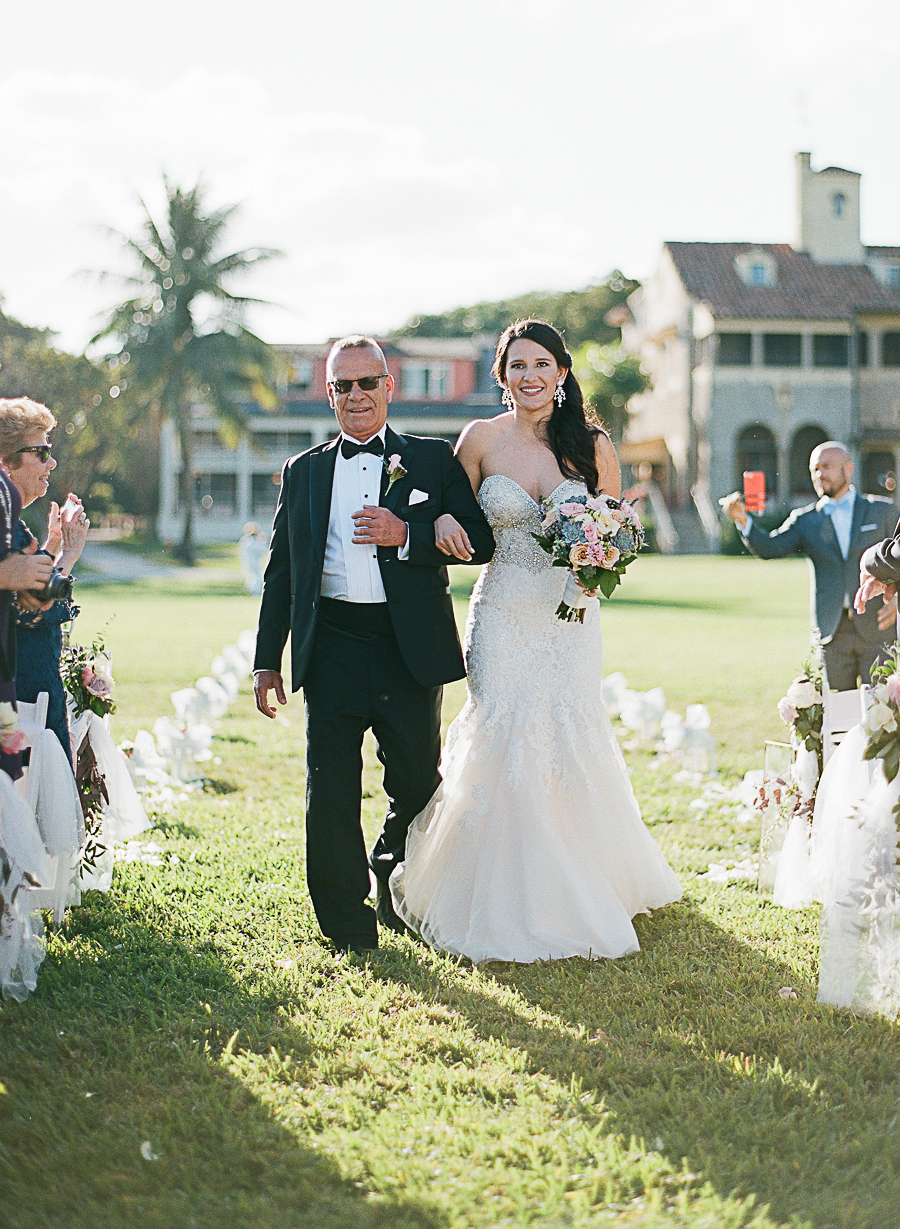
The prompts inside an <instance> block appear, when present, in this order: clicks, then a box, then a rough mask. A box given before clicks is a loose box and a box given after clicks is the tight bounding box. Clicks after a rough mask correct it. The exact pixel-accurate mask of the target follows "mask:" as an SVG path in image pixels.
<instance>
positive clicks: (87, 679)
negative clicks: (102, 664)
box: [81, 666, 94, 687]
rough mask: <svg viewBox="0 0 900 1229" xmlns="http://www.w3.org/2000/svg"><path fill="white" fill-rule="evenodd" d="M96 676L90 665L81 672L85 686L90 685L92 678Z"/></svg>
mask: <svg viewBox="0 0 900 1229" xmlns="http://www.w3.org/2000/svg"><path fill="white" fill-rule="evenodd" d="M93 677H94V672H93V670H92V669H91V668H90V666H85V668H84V669H83V670H82V672H81V681H82V683H83V684H84V686H85V687H90V684H91V679H92V678H93Z"/></svg>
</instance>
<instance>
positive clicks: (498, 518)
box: [391, 475, 681, 963]
mask: <svg viewBox="0 0 900 1229" xmlns="http://www.w3.org/2000/svg"><path fill="white" fill-rule="evenodd" d="M583 490H584V486H583V484H581V483H580V482H571V481H568V480H567V481H566V482H563V483H561V484H560V486H559V487H557V489H556V491H555V492H554V497H555V498H556V499H564V498H566V496H568V495H571V494H575V493H578V492H583ZM479 502H480V503H481V506H482V508H483V509H484V512H485V515H486V516H487V519H488V521H489V522H490V524H491V528H492V529H493V531H494V536H495V538H496V542H497V550H496V553H495V555H494V558H493V560H492V562H491V563H489V564H488V565H487V566H486V567H485V568H484V569H483V571H482V573H481V576H480V578H479V581H478V584H477V585H476V588H475V591H474V593H473V595H472V602H471V605H470V609H469V619H468V624H467V627H466V662H467V668H468V698H467V701H466V704H465V707H464V708H463V710H462V712H461V713H460V715H459V716H458V717H457V718H456V720H455V721H454V722H453V724H452V725H451V727H450V730H449V732H448V735H447V742H446V747H445V749H444V754H443V757H442V761H441V773H442V777H443V782H442V785H441V787H440V788H439V789H438V791H437V793H436V794H435V796H434V798H433V799H432V800H431V802H430V803H429V805H428V807H427V808H426V809H425V811H423V812H422V814H421V815H420V816H419V817H418V818H417V819H416V820H415V821H414V823H413V825H412V827H411V829H410V833H409V838H408V841H407V857H406V862H405V863H404V864H403V865H402V866H399V867H398V868H397V870H396V871H395V872H394V874H393V875H392V877H391V892H392V895H393V898H394V904H395V908H396V909H397V912H398V914H399V915H400V916H401V917H402V918H403V920H404V921H405V922H406V923H407V925H409V926H411V927H413V928H414V929H415V930H417V931H418V932H419V933H420V934H421V935H422V937H423V938H424V939H425V940H426V942H428V943H429V944H431V945H432V946H433V947H437V948H440V949H442V950H444V951H448V952H452V953H454V954H457V955H464V956H468V957H469V958H470V959H472V960H473V961H476V962H479V961H485V960H514V961H519V962H523V963H527V962H531V961H535V960H545V959H556V958H562V957H569V956H584V957H588V958H592V959H595V958H600V957H617V956H622V955H624V954H625V953H627V952H635V951H637V950H638V949H639V944H638V940H637V935H636V934H635V931H634V927H633V925H632V922H631V919H632V917H634V915H635V914H636V913H639V912H641V911H642V910H646V909H651V908H657V907H659V906H662V905H665V904H668V903H669V902H671V901H674V900H677V899H678V898H679V897H680V896H681V887H680V885H679V883H678V880H677V878H676V876H675V874H674V872H673V871H672V870H671V868H670V867H669V866H668V864H667V863H666V861H665V859H664V857H663V855H662V852H661V851H660V849H659V847H658V846H657V844H656V842H655V841H654V840H653V838H652V837H651V836H650V833H649V832H648V831H647V829H646V827H645V826H644V824H643V822H642V820H641V816H640V810H639V808H638V804H637V800H636V798H635V796H634V791H633V790H632V788H631V782H630V781H629V779H628V773H627V770H626V767H625V762H624V760H623V758H622V753H621V751H620V750H619V746H618V743H617V741H616V738H615V735H614V733H613V730H612V726H611V725H610V721H609V717H608V716H607V713H606V709H605V708H604V706H603V703H602V701H601V699H600V687H601V672H602V664H603V663H602V658H603V642H602V636H601V631H600V617H599V609H598V602H597V600H596V599H593V598H592V599H590V600H589V601H588V603H587V612H586V615H585V621H584V623H583V624H579V623H564V622H562V621H560V620H559V619H557V618H556V608H557V606H558V604H559V602H560V599H561V597H562V593H563V589H564V587H565V584H566V577H567V573H566V571H565V570H564V569H560V568H552V567H551V566H550V559H549V556H548V555H547V554H546V553H545V552H544V551H542V550H541V549H540V547H539V546H538V545H537V543H536V542H535V541H534V538H533V537H532V534H533V533H536V532H538V530H539V528H540V516H539V509H538V505H537V504H536V503H535V502H534V500H533V499H532V498H531V497H530V496H529V495H528V493H527V492H526V491H524V490H523V489H522V487H520V486H519V485H518V483H516V482H514V481H513V480H512V479H510V478H506V477H504V476H503V475H493V476H491V477H489V478H487V479H486V480H485V482H484V483H483V485H482V487H481V491H480V492H479Z"/></svg>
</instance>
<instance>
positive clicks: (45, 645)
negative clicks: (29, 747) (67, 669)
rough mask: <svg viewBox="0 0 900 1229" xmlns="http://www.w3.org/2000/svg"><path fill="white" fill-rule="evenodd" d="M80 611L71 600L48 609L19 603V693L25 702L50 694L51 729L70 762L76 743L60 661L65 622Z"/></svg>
mask: <svg viewBox="0 0 900 1229" xmlns="http://www.w3.org/2000/svg"><path fill="white" fill-rule="evenodd" d="M77 615H78V607H77V606H76V605H75V604H74V603H73V602H71V601H65V602H54V603H53V605H52V606H51V607H50V609H49V610H47V611H44V612H41V611H39V610H38V611H34V612H32V611H30V610H20V609H19V608H18V607H16V630H17V632H18V636H17V639H16V697H17V699H19V700H22V701H23V702H24V703H25V704H35V703H36V702H37V698H38V694H39V693H40V692H42V691H46V692H47V693H48V694H49V696H50V703H49V706H48V708H47V729H48V730H52V731H53V733H54V734H55V735H56V737H57V738H58V739H59V741H60V743H61V744H62V749H63V751H65V753H66V756H67V758H68V760H69V763H70V764H71V763H72V746H71V743H70V742H69V721H68V717H67V716H66V689H65V687H63V681H62V676H61V675H60V672H59V665H60V657H61V656H62V624H63V623H68V621H69V620H70V619H74V618H76V617H77Z"/></svg>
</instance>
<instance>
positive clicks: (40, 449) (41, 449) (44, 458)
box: [16, 444, 53, 465]
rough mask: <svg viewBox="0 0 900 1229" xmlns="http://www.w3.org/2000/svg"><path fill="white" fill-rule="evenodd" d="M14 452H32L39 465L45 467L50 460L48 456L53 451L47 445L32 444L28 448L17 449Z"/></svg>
mask: <svg viewBox="0 0 900 1229" xmlns="http://www.w3.org/2000/svg"><path fill="white" fill-rule="evenodd" d="M16 452H33V453H34V455H35V456H36V457H37V459H38V460H39V461H40V463H41V465H46V464H47V462H48V461H49V460H50V454H51V453H52V452H53V449H52V448H51V447H50V445H49V444H32V445H30V446H29V447H28V448H17V449H16Z"/></svg>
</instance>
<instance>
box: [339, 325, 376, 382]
mask: <svg viewBox="0 0 900 1229" xmlns="http://www.w3.org/2000/svg"><path fill="white" fill-rule="evenodd" d="M341 350H374V352H375V353H376V354H377V355H378V357H379V358H380V359H381V361H382V363H383V365H384V369H385V371H387V369H388V368H387V359H386V358H385V357H384V351H383V350H382V348H381V346H379V344H378V342H377V341H376V340H375V338H374V337H367V336H366V335H365V334H364V333H351V334H350V336H349V337H339V338H338V339H337V341H336V342H335V343H334V345H333V346H332V347H331V349H330V350H329V351H328V358H327V359H326V360H325V377H326V379H327V378H328V377H329V376H330V375H331V368H332V366H333V364H334V359H335V355H337V354H340V352H341Z"/></svg>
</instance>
